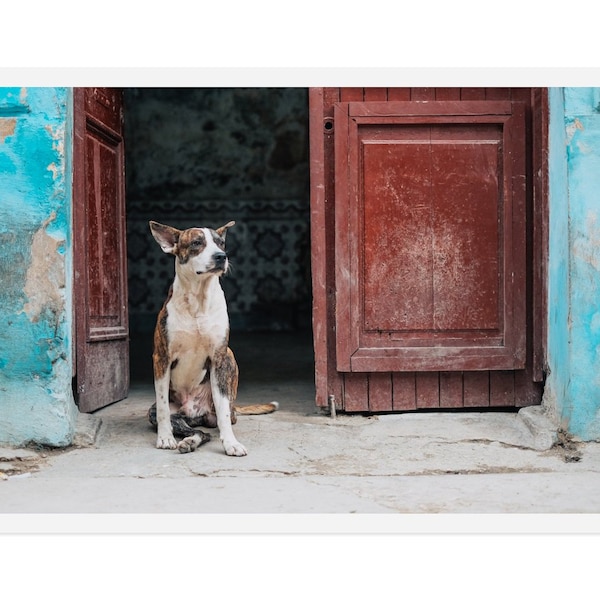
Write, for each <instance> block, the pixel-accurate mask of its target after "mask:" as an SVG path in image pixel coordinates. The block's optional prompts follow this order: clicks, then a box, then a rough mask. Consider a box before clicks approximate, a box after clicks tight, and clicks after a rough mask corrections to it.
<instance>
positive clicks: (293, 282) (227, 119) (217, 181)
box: [123, 88, 314, 405]
mask: <svg viewBox="0 0 600 600" xmlns="http://www.w3.org/2000/svg"><path fill="white" fill-rule="evenodd" d="M123 105H124V140H125V142H124V145H125V174H126V198H127V202H126V214H127V259H128V292H129V293H128V298H129V300H128V305H129V331H130V372H131V383H132V386H139V385H147V384H150V383H151V382H152V361H151V353H152V332H153V329H154V324H155V320H156V315H157V314H158V311H159V310H160V307H161V305H162V303H163V301H164V299H165V297H166V294H167V292H168V288H169V286H170V284H171V282H172V279H173V274H174V267H173V257H172V256H169V255H166V254H164V253H163V252H161V250H160V249H159V247H158V246H157V244H156V243H155V242H154V240H153V238H152V236H151V235H150V231H149V228H148V221H149V220H155V221H159V222H162V223H165V224H168V225H172V226H174V227H177V228H186V227H192V226H209V227H213V228H216V227H218V226H220V225H223V224H224V223H226V222H228V221H230V220H234V221H236V225H235V226H234V227H233V228H232V229H231V230H230V232H229V235H228V236H227V245H228V254H229V257H230V262H231V270H230V272H229V273H228V274H227V275H226V276H225V277H223V278H222V281H221V282H222V286H223V289H224V291H225V295H226V297H227V302H228V310H229V317H230V323H231V338H230V343H231V347H232V349H233V350H234V353H235V354H236V357H237V360H238V363H239V366H240V401H241V403H244V400H243V397H242V394H243V392H244V387H245V385H246V384H247V383H251V382H252V383H253V384H256V383H257V382H260V381H262V382H263V383H264V384H265V385H266V382H267V381H268V379H272V380H275V381H277V380H280V379H282V378H283V377H287V378H288V379H289V378H294V377H296V376H299V377H302V378H304V379H306V378H307V377H308V378H310V379H309V380H313V379H314V358H313V349H312V329H311V298H312V294H311V273H310V196H309V194H310V188H309V162H308V90H307V89H302V88H246V89H242V88H225V89H220V88H177V89H175V88H127V89H124V90H123ZM274 348H278V349H279V350H278V352H277V353H276V359H277V360H276V362H273V358H274V355H273V351H272V350H273V349H274ZM267 350H268V352H267ZM269 357H270V358H269ZM269 361H271V362H269ZM277 385H278V384H277V383H275V384H274V387H275V388H276V387H277ZM273 399H276V398H273ZM309 400H310V402H313V405H314V394H312V397H310V398H309Z"/></svg>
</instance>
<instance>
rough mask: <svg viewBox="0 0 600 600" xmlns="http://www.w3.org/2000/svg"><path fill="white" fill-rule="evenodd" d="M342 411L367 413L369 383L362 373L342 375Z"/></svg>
mask: <svg viewBox="0 0 600 600" xmlns="http://www.w3.org/2000/svg"><path fill="white" fill-rule="evenodd" d="M344 410H346V411H348V412H368V410H369V381H368V378H367V375H365V374H364V373H345V374H344Z"/></svg>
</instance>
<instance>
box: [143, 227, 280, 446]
mask: <svg viewBox="0 0 600 600" xmlns="http://www.w3.org/2000/svg"><path fill="white" fill-rule="evenodd" d="M234 224H235V221H230V222H229V223H227V224H226V225H223V227H219V228H218V229H216V230H215V229H210V228H208V227H192V228H190V229H185V230H179V229H176V228H174V227H170V226H169V225H163V224H161V223H157V222H156V221H150V222H149V225H150V231H151V232H152V236H153V237H154V239H155V240H156V241H157V242H158V244H159V246H160V247H161V249H162V250H163V252H166V253H167V254H172V255H174V257H175V278H174V280H173V283H172V285H171V287H170V290H169V293H168V295H167V298H166V300H165V302H164V304H163V306H162V309H161V310H160V312H159V313H158V318H157V321H156V327H155V330H154V349H153V354H152V363H153V370H154V389H155V395H156V402H155V403H154V404H153V405H152V406H151V407H150V410H149V411H148V418H149V420H150V423H151V425H152V426H153V427H155V428H156V430H157V439H156V447H157V448H167V449H176V448H177V449H178V450H179V451H180V452H182V453H186V452H193V451H194V450H196V449H197V448H198V447H199V446H200V445H202V444H204V443H205V442H207V441H209V439H210V435H209V434H207V433H205V432H203V431H201V430H197V429H195V428H196V427H200V426H205V427H218V429H219V434H220V438H221V441H222V443H223V448H224V450H225V453H226V454H227V455H229V456H245V455H246V454H247V450H246V448H245V447H244V446H243V445H242V444H240V442H238V440H237V439H236V437H235V435H234V433H233V427H232V425H234V424H235V423H236V420H237V417H236V413H240V414H266V413H270V412H273V411H274V410H276V409H277V408H278V403H277V402H273V403H269V404H254V405H249V406H244V407H236V406H235V401H236V396H237V388H238V375H239V372H238V365H237V362H236V360H235V357H234V355H233V352H232V350H231V348H229V316H228V313H227V304H226V301H225V294H224V293H223V289H222V288H221V283H220V277H221V275H224V274H225V273H226V272H227V270H228V269H229V259H228V257H227V253H226V252H225V237H226V234H227V230H228V229H229V228H230V227H232V226H233V225H234ZM176 436H177V437H182V438H183V439H182V440H181V441H179V442H178V441H177V440H176Z"/></svg>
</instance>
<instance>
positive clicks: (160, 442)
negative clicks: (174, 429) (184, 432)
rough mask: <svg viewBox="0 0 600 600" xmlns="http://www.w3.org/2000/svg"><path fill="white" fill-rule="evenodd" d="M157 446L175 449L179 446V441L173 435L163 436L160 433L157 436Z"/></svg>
mask: <svg viewBox="0 0 600 600" xmlns="http://www.w3.org/2000/svg"><path fill="white" fill-rule="evenodd" d="M156 447H157V448H161V449H166V450H175V448H177V441H176V440H175V438H174V437H173V436H170V437H168V436H165V437H162V436H160V435H159V436H158V437H157V438H156Z"/></svg>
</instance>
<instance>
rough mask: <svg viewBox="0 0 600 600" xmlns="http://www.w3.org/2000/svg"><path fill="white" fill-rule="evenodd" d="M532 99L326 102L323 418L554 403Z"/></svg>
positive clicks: (319, 230)
mask: <svg viewBox="0 0 600 600" xmlns="http://www.w3.org/2000/svg"><path fill="white" fill-rule="evenodd" d="M533 98H534V95H533V94H532V92H531V90H506V89H505V90H485V89H481V90H461V89H454V90H449V89H433V88H431V89H428V90H423V89H419V90H417V89H408V88H405V89H377V90H373V89H371V90H369V89H365V90H363V89H326V90H312V92H311V143H312V145H311V153H312V156H311V167H312V174H311V175H312V181H313V189H312V192H313V193H312V206H313V210H312V214H313V272H314V284H315V285H314V287H315V289H314V292H315V318H314V322H315V353H316V368H317V395H318V397H317V404H320V405H325V404H326V403H327V402H328V400H327V398H328V397H331V396H333V397H334V398H335V402H336V405H337V407H338V408H340V409H343V410H346V411H393V410H415V409H419V408H439V407H448V408H450V407H452V408H458V407H486V406H524V405H527V404H534V403H538V402H539V401H540V394H541V386H540V385H538V384H537V381H538V380H539V379H540V378H541V375H540V372H541V365H539V364H538V363H539V356H540V352H539V348H537V340H539V338H540V335H539V332H538V331H537V330H536V328H539V322H540V321H541V320H542V318H543V317H542V315H541V314H535V313H534V307H535V308H539V306H538V304H539V302H537V301H534V298H535V296H536V293H538V290H537V289H535V286H534V276H533V274H534V270H535V269H534V267H535V265H536V264H537V263H536V260H537V259H536V258H535V257H536V252H535V250H534V248H533V240H534V238H535V231H534V225H533V223H534V219H535V215H534V203H533V197H534V189H536V182H535V177H534V170H533V165H534V162H535V157H534V152H533V143H532V142H533V136H532V125H531V114H532V102H533ZM536 321H537V324H536Z"/></svg>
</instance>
